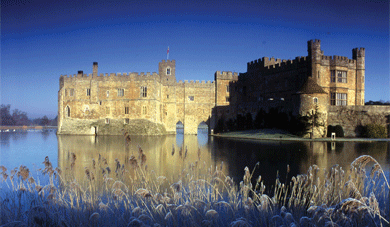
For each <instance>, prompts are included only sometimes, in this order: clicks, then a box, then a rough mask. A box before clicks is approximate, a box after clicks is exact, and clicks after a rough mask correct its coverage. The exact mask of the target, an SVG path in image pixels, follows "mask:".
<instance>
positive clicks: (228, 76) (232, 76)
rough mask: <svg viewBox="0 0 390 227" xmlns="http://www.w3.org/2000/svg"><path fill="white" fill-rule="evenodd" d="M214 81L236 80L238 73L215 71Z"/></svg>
mask: <svg viewBox="0 0 390 227" xmlns="http://www.w3.org/2000/svg"><path fill="white" fill-rule="evenodd" d="M214 79H215V80H217V79H218V80H235V81H237V80H238V73H236V72H234V73H233V72H231V71H222V72H221V71H217V72H215V74H214Z"/></svg>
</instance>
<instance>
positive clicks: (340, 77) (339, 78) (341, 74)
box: [337, 71, 347, 83]
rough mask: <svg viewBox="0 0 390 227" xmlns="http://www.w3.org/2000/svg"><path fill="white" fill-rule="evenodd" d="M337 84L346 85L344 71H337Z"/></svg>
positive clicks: (345, 73)
mask: <svg viewBox="0 0 390 227" xmlns="http://www.w3.org/2000/svg"><path fill="white" fill-rule="evenodd" d="M337 82H338V83H347V72H346V71H337Z"/></svg>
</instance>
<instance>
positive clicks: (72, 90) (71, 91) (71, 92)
mask: <svg viewBox="0 0 390 227" xmlns="http://www.w3.org/2000/svg"><path fill="white" fill-rule="evenodd" d="M70 96H74V89H73V88H72V89H70Z"/></svg>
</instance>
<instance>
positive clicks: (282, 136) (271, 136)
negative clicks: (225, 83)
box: [210, 129, 390, 143]
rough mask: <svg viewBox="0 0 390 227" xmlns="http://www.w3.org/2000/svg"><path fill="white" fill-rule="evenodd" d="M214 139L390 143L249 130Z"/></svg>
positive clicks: (220, 135) (279, 131)
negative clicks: (307, 136) (304, 136)
mask: <svg viewBox="0 0 390 227" xmlns="http://www.w3.org/2000/svg"><path fill="white" fill-rule="evenodd" d="M210 136H213V137H219V138H228V139H246V140H272V141H306V142H368V143H371V142H390V138H378V139H375V138H346V137H339V138H337V137H336V138H335V139H331V138H329V137H326V138H313V139H310V138H302V137H299V136H295V135H292V134H288V133H286V132H284V131H281V130H269V129H266V130H247V131H235V132H224V133H218V134H210Z"/></svg>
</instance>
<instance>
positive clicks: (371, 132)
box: [365, 124, 387, 138]
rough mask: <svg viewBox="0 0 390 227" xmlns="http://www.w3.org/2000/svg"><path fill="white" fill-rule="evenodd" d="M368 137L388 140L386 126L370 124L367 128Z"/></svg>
mask: <svg viewBox="0 0 390 227" xmlns="http://www.w3.org/2000/svg"><path fill="white" fill-rule="evenodd" d="M365 128H366V130H365V132H366V135H365V136H366V137H368V138H386V137H387V130H386V127H385V126H384V125H379V124H368V125H366V126H365Z"/></svg>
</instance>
